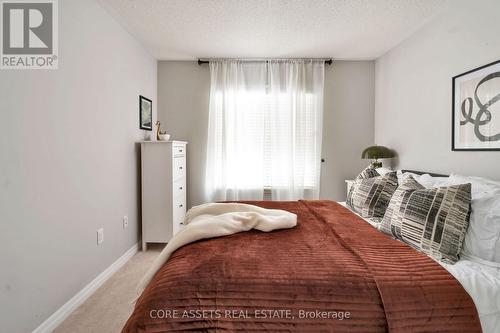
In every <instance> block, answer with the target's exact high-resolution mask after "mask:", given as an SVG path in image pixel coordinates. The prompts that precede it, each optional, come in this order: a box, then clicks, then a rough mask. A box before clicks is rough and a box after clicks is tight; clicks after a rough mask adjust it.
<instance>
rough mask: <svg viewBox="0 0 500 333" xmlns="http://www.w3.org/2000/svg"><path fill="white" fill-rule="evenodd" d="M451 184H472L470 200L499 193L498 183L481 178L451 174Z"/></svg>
mask: <svg viewBox="0 0 500 333" xmlns="http://www.w3.org/2000/svg"><path fill="white" fill-rule="evenodd" d="M450 183H451V184H466V183H471V184H472V189H471V193H472V199H476V198H479V197H481V196H484V195H486V194H487V193H491V192H496V191H500V182H496V181H494V180H489V179H486V178H481V177H469V176H462V175H457V174H454V173H452V174H451V175H450Z"/></svg>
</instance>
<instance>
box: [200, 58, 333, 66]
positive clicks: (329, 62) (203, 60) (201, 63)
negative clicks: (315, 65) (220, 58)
mask: <svg viewBox="0 0 500 333" xmlns="http://www.w3.org/2000/svg"><path fill="white" fill-rule="evenodd" d="M295 59H296V60H300V59H302V58H290V59H276V60H295ZM313 59H314V60H324V61H325V64H327V65H331V64H332V63H333V59H332V58H328V59H324V58H319V59H318V58H313ZM210 60H216V59H202V58H198V65H200V66H201V65H203V64H208V63H210ZM237 60H241V61H265V62H268V61H269V60H275V59H237Z"/></svg>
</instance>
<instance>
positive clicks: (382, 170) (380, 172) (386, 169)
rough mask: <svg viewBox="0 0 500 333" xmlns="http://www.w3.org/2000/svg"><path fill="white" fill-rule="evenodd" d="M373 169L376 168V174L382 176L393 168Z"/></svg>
mask: <svg viewBox="0 0 500 333" xmlns="http://www.w3.org/2000/svg"><path fill="white" fill-rule="evenodd" d="M375 170H377V172H378V174H379V175H381V176H383V175H385V174H386V173H389V172H392V171H393V170H391V169H389V168H383V167H382V168H376V169H375Z"/></svg>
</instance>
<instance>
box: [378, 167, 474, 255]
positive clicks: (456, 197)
mask: <svg viewBox="0 0 500 333" xmlns="http://www.w3.org/2000/svg"><path fill="white" fill-rule="evenodd" d="M470 204H471V184H460V185H453V186H447V187H436V188H429V189H425V188H423V187H422V186H421V185H420V184H418V183H417V182H416V181H415V180H414V179H413V177H408V179H407V180H406V181H405V182H404V183H403V184H402V185H401V186H400V188H398V189H397V190H396V192H395V194H394V196H393V198H392V199H391V202H390V203H389V207H388V209H387V213H386V216H384V218H383V220H382V222H381V225H380V230H381V231H383V232H385V233H387V234H389V235H392V236H394V237H395V238H396V239H399V240H401V241H403V242H405V243H407V244H408V245H410V246H412V247H413V248H415V249H417V250H419V251H422V252H424V253H426V254H427V255H429V256H432V257H434V258H435V259H437V260H443V261H445V262H450V263H455V262H457V261H458V259H459V254H460V251H461V250H462V246H463V242H464V238H465V234H466V232H467V228H468V226H469V217H470Z"/></svg>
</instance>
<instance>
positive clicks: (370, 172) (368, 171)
mask: <svg viewBox="0 0 500 333" xmlns="http://www.w3.org/2000/svg"><path fill="white" fill-rule="evenodd" d="M378 176H380V174H379V173H378V171H377V170H375V169H374V168H372V166H371V165H369V166H368V167H367V168H365V169H364V170H363V171H361V173H360V174H359V175H357V177H356V178H355V179H354V180H359V179H368V178H373V177H378Z"/></svg>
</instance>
